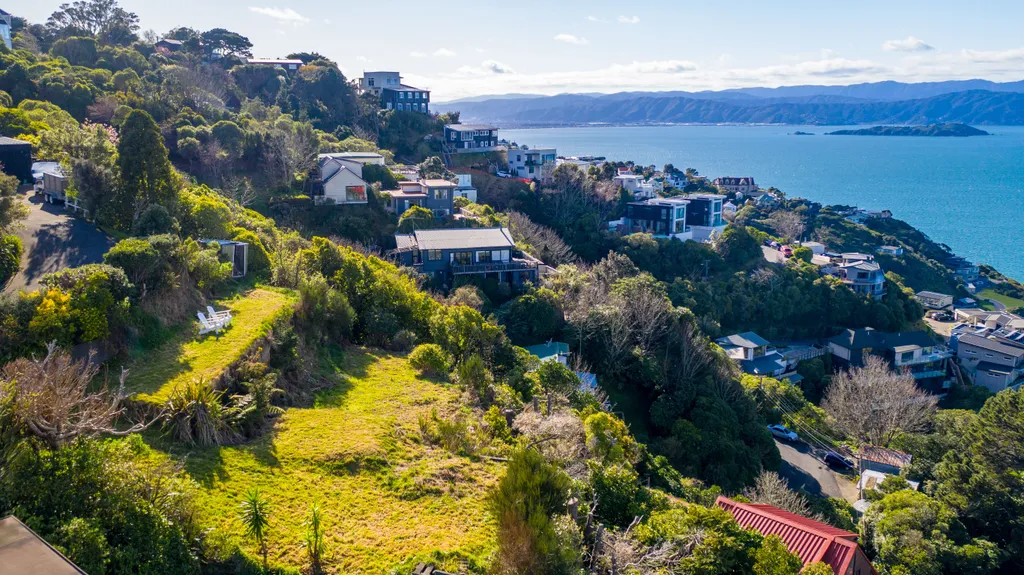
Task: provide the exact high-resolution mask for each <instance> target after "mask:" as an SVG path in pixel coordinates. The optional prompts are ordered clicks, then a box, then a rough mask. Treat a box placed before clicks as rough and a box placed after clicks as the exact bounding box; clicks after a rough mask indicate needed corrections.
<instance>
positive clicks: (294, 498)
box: [155, 348, 503, 575]
mask: <svg viewBox="0 0 1024 575" xmlns="http://www.w3.org/2000/svg"><path fill="white" fill-rule="evenodd" d="M343 364H344V366H343V367H342V368H340V369H334V371H335V374H336V378H337V380H338V383H337V385H335V386H334V387H333V388H331V389H329V390H327V391H325V392H322V393H320V394H319V395H318V396H317V399H316V402H315V404H314V407H312V408H290V409H288V410H287V411H286V412H285V413H284V414H283V415H281V416H280V417H279V418H278V419H277V420H276V421H275V423H274V428H273V430H272V431H270V432H268V433H266V434H264V435H263V436H262V437H260V438H258V439H256V440H254V441H253V442H252V443H249V444H246V445H238V446H229V447H218V448H197V449H193V450H192V451H190V452H188V453H185V452H184V451H183V448H182V446H181V445H178V444H175V445H173V446H171V447H172V456H174V457H176V458H184V462H185V469H186V471H187V472H188V473H189V474H190V475H191V476H192V477H193V478H194V479H195V480H196V481H197V482H198V483H199V484H200V485H201V486H202V489H203V494H202V497H201V500H200V502H199V503H200V507H201V508H202V509H203V510H204V512H205V513H207V514H208V515H209V516H208V517H207V521H206V523H207V524H209V525H211V526H213V527H215V528H216V529H218V530H222V532H224V533H226V534H228V535H229V536H230V537H233V538H237V540H238V541H239V542H240V543H241V544H242V545H243V548H244V549H245V550H246V552H247V553H249V554H251V555H252V556H254V557H255V556H256V552H257V548H256V546H255V545H253V544H252V543H251V542H250V541H248V540H244V539H242V538H241V536H242V527H241V525H240V523H239V521H238V511H239V504H240V502H241V500H242V497H243V495H244V494H245V492H246V491H248V490H249V489H251V488H253V487H259V488H260V490H261V491H262V492H263V493H264V494H265V495H266V496H267V497H268V498H269V499H270V501H271V505H272V511H271V513H272V516H271V527H270V536H269V544H270V561H271V563H274V564H277V565H279V566H288V567H293V568H302V567H305V566H306V557H305V549H304V548H303V547H302V542H303V536H304V529H305V528H304V526H303V521H304V520H305V517H306V515H307V513H308V512H309V508H310V505H311V504H312V503H313V502H314V501H315V500H319V502H320V504H321V506H322V508H323V509H324V511H325V514H326V527H327V538H328V541H329V548H330V557H329V561H328V568H327V571H328V572H329V573H346V574H349V573H352V574H362V573H366V574H369V573H373V574H375V575H376V574H380V573H387V572H388V570H389V569H390V568H391V567H392V566H394V565H395V564H396V563H399V562H401V561H404V560H406V559H408V558H409V557H411V556H413V555H417V554H422V553H427V552H430V551H433V550H435V549H436V550H441V551H449V552H451V551H462V552H464V553H467V554H469V555H473V556H477V557H485V556H487V555H488V554H489V553H490V552H491V550H492V549H493V545H494V526H493V524H492V522H491V520H490V519H489V517H488V514H487V513H486V512H485V502H484V495H485V493H486V491H487V489H488V488H489V487H490V486H491V485H493V484H494V483H495V482H496V481H497V478H498V477H499V476H500V474H501V472H502V468H503V466H502V464H499V463H495V462H492V461H487V460H480V461H473V460H471V459H469V458H465V457H457V456H454V455H452V454H450V453H448V452H447V451H444V450H443V449H441V448H440V447H430V446H425V445H422V444H421V443H420V441H419V432H418V429H419V426H418V417H419V416H420V415H429V414H430V412H431V410H432V409H437V410H438V413H440V414H445V413H451V412H454V411H455V410H457V409H459V407H460V406H461V402H460V399H459V393H458V391H456V390H455V389H452V388H450V387H447V386H444V385H441V384H438V383H434V382H431V381H429V380H426V379H422V378H420V377H418V376H417V375H416V373H415V371H414V370H413V369H412V368H411V367H410V366H409V363H408V361H407V360H406V359H405V358H404V357H403V356H400V355H393V354H390V353H387V352H382V351H378V350H366V349H358V348H352V349H351V350H349V351H347V352H346V357H345V360H344V362H343ZM331 369H333V368H331ZM155 443H156V445H155V447H157V448H158V449H159V448H160V446H161V444H164V445H163V447H168V445H166V443H168V442H167V441H166V440H163V439H158V440H156V441H155Z"/></svg>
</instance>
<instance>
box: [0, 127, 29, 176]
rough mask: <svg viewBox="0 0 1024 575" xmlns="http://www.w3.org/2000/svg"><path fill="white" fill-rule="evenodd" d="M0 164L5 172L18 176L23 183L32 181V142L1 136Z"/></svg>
mask: <svg viewBox="0 0 1024 575" xmlns="http://www.w3.org/2000/svg"><path fill="white" fill-rule="evenodd" d="M0 164H3V167H4V168H3V169H4V173H5V174H8V175H11V176H14V177H15V178H18V181H19V182H21V183H23V184H24V183H27V182H31V181H32V144H30V143H28V142H23V141H21V140H15V139H14V138H7V137H0Z"/></svg>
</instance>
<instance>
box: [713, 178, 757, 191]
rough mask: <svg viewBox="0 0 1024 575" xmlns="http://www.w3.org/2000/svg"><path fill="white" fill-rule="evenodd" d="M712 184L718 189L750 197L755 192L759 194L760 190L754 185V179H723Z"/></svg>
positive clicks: (717, 179)
mask: <svg viewBox="0 0 1024 575" xmlns="http://www.w3.org/2000/svg"><path fill="white" fill-rule="evenodd" d="M711 183H712V184H713V185H714V186H715V187H716V188H719V189H722V190H725V191H727V192H732V193H734V194H744V195H749V194H751V193H753V192H757V190H758V187H757V184H755V183H754V178H732V177H722V178H715V179H714V180H712V181H711Z"/></svg>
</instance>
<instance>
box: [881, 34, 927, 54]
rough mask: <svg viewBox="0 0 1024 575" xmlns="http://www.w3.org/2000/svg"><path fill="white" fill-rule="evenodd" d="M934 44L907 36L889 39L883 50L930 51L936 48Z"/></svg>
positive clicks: (883, 45)
mask: <svg viewBox="0 0 1024 575" xmlns="http://www.w3.org/2000/svg"><path fill="white" fill-rule="evenodd" d="M934 49H935V47H934V46H930V45H928V44H925V43H924V40H921V39H920V38H915V37H913V36H907V37H906V38H905V39H903V40H887V41H886V42H885V43H883V44H882V50H885V51H886V52H928V51H929V50H934Z"/></svg>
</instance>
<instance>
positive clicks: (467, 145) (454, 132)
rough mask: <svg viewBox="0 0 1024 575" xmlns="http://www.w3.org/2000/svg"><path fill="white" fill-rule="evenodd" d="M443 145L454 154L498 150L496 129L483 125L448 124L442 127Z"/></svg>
mask: <svg viewBox="0 0 1024 575" xmlns="http://www.w3.org/2000/svg"><path fill="white" fill-rule="evenodd" d="M444 142H445V145H446V146H448V147H449V148H451V149H452V150H454V151H455V152H456V153H463V152H489V151H494V150H499V149H502V148H499V147H498V129H497V128H495V127H494V126H487V125H484V124H448V125H446V126H445V127H444Z"/></svg>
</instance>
